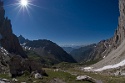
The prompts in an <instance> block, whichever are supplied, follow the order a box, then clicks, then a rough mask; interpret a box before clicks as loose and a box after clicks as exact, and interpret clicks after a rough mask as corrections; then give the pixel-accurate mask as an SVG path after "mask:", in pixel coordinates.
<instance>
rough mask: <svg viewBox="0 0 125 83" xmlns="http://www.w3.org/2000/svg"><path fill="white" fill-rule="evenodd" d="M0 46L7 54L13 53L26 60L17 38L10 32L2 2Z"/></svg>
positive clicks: (0, 6) (0, 5)
mask: <svg viewBox="0 0 125 83" xmlns="http://www.w3.org/2000/svg"><path fill="white" fill-rule="evenodd" d="M0 45H1V46H2V47H3V48H5V49H6V50H7V51H8V52H9V53H14V54H16V55H20V56H22V57H24V58H26V57H27V56H26V54H25V53H24V51H23V49H22V47H21V46H20V44H19V41H18V38H17V37H16V35H14V34H13V32H12V25H11V21H10V20H9V19H8V18H7V17H6V18H5V10H4V8H3V2H2V1H1V0H0Z"/></svg>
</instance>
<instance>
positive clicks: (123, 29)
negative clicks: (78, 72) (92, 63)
mask: <svg viewBox="0 0 125 83" xmlns="http://www.w3.org/2000/svg"><path fill="white" fill-rule="evenodd" d="M119 12H120V17H119V19H118V21H119V23H118V28H117V30H116V31H115V33H114V36H113V37H112V38H110V39H108V40H105V41H103V42H99V43H98V44H97V47H96V48H95V49H94V51H95V52H96V54H93V55H92V56H91V57H93V58H94V59H97V58H99V56H100V57H106V56H107V55H108V54H109V53H110V52H111V51H113V50H115V49H117V48H118V47H119V45H120V44H121V43H122V42H123V40H124V39H125V0H119ZM95 52H94V53H95Z"/></svg>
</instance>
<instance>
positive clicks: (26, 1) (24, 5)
mask: <svg viewBox="0 0 125 83" xmlns="http://www.w3.org/2000/svg"><path fill="white" fill-rule="evenodd" d="M20 5H21V6H22V7H26V6H28V0H20Z"/></svg>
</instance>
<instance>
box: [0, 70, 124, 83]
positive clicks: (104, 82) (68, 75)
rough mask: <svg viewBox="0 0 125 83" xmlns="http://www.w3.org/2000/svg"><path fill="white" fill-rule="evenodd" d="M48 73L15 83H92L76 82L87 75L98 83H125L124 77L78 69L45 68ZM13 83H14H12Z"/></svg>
mask: <svg viewBox="0 0 125 83" xmlns="http://www.w3.org/2000/svg"><path fill="white" fill-rule="evenodd" d="M44 70H45V71H46V73H47V74H48V75H49V76H48V77H43V78H42V79H35V78H29V76H28V75H27V76H25V75H23V76H21V77H17V78H16V79H17V80H18V81H17V82H14V83H21V82H26V83H92V82H87V81H76V77H77V76H79V75H87V76H90V77H92V78H94V79H96V81H97V83H125V77H124V76H109V75H104V74H99V73H98V74H97V73H91V72H83V71H80V70H79V69H78V68H68V69H63V70H61V69H58V70H55V69H52V68H44ZM0 78H5V79H8V80H12V78H10V77H9V76H8V75H6V74H1V75H0ZM12 83H13V82H12Z"/></svg>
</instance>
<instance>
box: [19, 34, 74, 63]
mask: <svg viewBox="0 0 125 83" xmlns="http://www.w3.org/2000/svg"><path fill="white" fill-rule="evenodd" d="M18 39H19V41H20V44H21V45H22V47H23V48H24V50H25V51H27V50H28V51H33V52H35V53H36V54H37V55H39V56H41V57H42V59H46V60H45V62H46V61H49V62H50V63H51V64H56V63H60V62H71V63H73V62H76V61H75V59H74V58H73V57H72V56H71V55H69V54H68V53H67V52H66V51H64V50H63V49H62V48H61V47H60V46H58V45H57V44H56V43H53V42H52V41H50V40H46V39H41V40H32V41H31V40H28V39H25V38H24V37H23V36H22V35H20V36H19V37H18Z"/></svg>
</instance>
